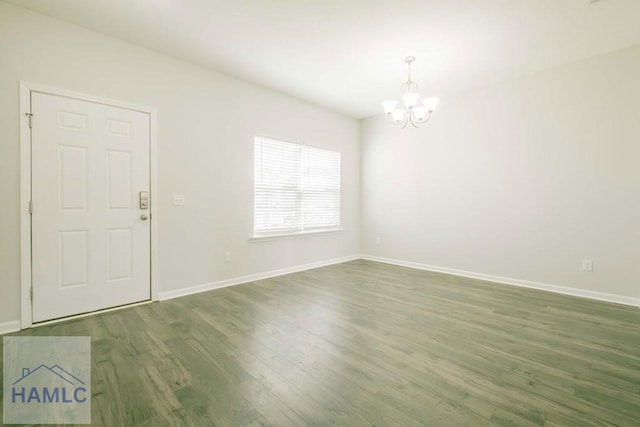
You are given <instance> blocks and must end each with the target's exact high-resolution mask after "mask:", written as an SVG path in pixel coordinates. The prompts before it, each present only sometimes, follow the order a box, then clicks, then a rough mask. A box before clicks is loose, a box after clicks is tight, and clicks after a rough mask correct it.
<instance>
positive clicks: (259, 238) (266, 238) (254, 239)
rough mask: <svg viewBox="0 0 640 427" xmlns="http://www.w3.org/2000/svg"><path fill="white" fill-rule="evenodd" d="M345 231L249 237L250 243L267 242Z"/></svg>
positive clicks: (333, 229)
mask: <svg viewBox="0 0 640 427" xmlns="http://www.w3.org/2000/svg"><path fill="white" fill-rule="evenodd" d="M341 231H344V228H331V229H328V230H312V231H299V232H296V233H282V234H268V235H264V236H252V237H249V241H250V242H266V241H269V240H281V239H291V238H295V237H306V236H313V235H316V234H330V233H339V232H341Z"/></svg>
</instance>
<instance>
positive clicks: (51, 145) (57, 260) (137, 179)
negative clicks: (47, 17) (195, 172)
mask: <svg viewBox="0 0 640 427" xmlns="http://www.w3.org/2000/svg"><path fill="white" fill-rule="evenodd" d="M31 111H32V113H33V115H34V120H33V128H32V133H31V140H32V200H33V215H32V250H33V254H32V263H33V265H32V269H33V321H34V322H40V321H44V320H49V319H55V318H59V317H64V316H69V315H73V314H78V313H84V312H89V311H95V310H99V309H103V308H107V307H113V306H118V305H123V304H129V303H133V302H138V301H144V300H148V299H150V296H151V293H150V289H151V284H150V279H151V278H150V267H151V266H150V222H149V221H143V220H141V218H140V215H141V214H142V213H146V214H147V215H148V216H149V212H148V211H146V210H141V209H140V208H139V203H138V200H137V199H138V194H139V192H140V191H149V115H148V114H146V113H141V112H137V111H132V110H127V109H123V108H118V107H113V106H109V105H104V104H99V103H93V102H89V101H82V100H77V99H73V98H67V97H61V96H55V95H48V94H41V93H35V92H32V94H31Z"/></svg>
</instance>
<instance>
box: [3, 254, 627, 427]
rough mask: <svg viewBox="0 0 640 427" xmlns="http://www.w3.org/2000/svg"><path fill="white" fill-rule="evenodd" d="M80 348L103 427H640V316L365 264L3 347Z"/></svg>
mask: <svg viewBox="0 0 640 427" xmlns="http://www.w3.org/2000/svg"><path fill="white" fill-rule="evenodd" d="M12 335H15V336H19V335H24V336H39V335H41V336H58V335H59V336H63V335H72V336H73V335H89V336H91V339H92V408H93V410H92V420H93V424H94V425H97V426H207V427H209V426H245V425H246V426H256V427H257V426H278V427H281V426H350V427H352V426H355V427H359V426H363V427H364V426H371V425H374V426H390V425H401V426H412V425H415V426H424V425H427V426H446V427H451V426H470V425H473V426H491V425H497V426H623V427H627V426H629V427H631V426H634V427H638V426H640V338H639V337H640V310H638V309H637V308H634V307H628V306H622V305H617V304H609V303H603V302H597V301H592V300H586V299H581V298H575V297H570V296H565V295H558V294H552V293H548V292H543V291H538V290H531V289H523V288H517V287H511V286H506V285H499V284H495V283H491V282H487V281H481V280H474V279H468V278H464V277H456V276H451V275H446V274H442V273H431V272H425V271H420V270H415V269H411V268H406V267H398V266H392V265H388V264H382V263H376V262H371V261H363V260H358V261H352V262H348V263H343V264H337V265H333V266H329V267H323V268H318V269H314V270H308V271H303V272H299V273H294V274H290V275H286V276H280V277H274V278H270V279H265V280H260V281H256V282H251V283H247V284H244V285H238V286H234V287H229V288H224V289H219V290H215V291H210V292H206V293H202V294H197V295H192V296H187V297H183V298H177V299H174V300H170V301H163V302H160V303H153V304H147V305H141V306H136V307H131V308H126V309H122V310H119V311H114V312H108V313H102V314H98V315H95V316H90V317H85V318H80V319H72V320H68V321H65V322H61V323H56V324H51V325H46V326H41V327H37V328H33V329H30V330H25V331H21V332H19V333H15V334H12Z"/></svg>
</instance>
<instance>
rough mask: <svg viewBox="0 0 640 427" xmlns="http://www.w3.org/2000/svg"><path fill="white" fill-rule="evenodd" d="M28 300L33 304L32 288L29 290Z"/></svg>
mask: <svg viewBox="0 0 640 427" xmlns="http://www.w3.org/2000/svg"><path fill="white" fill-rule="evenodd" d="M29 299H30V300H31V302H33V287H32V288H31V289H29Z"/></svg>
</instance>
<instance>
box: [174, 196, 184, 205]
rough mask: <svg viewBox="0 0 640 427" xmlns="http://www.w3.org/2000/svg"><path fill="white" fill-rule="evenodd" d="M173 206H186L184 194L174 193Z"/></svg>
mask: <svg viewBox="0 0 640 427" xmlns="http://www.w3.org/2000/svg"><path fill="white" fill-rule="evenodd" d="M173 206H184V194H174V195H173Z"/></svg>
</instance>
